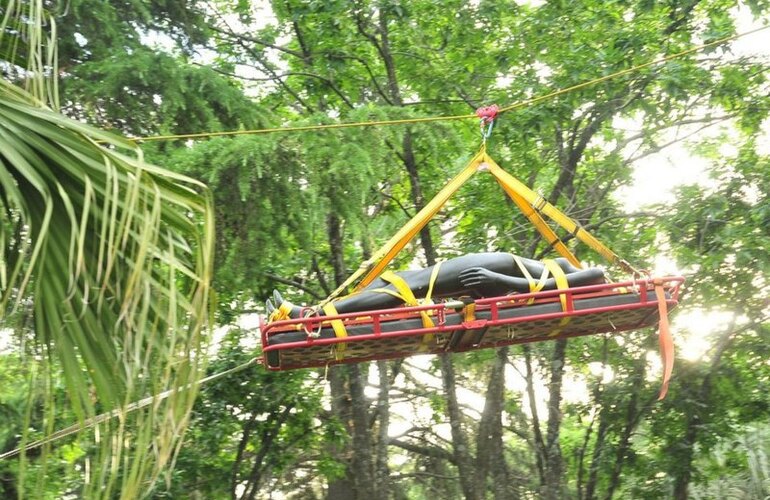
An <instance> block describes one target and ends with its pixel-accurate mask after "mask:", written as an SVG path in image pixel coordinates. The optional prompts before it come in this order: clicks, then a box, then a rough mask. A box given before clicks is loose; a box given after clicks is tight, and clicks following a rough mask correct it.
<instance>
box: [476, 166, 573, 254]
mask: <svg viewBox="0 0 770 500" xmlns="http://www.w3.org/2000/svg"><path fill="white" fill-rule="evenodd" d="M490 172H491V171H490ZM491 173H492V175H493V176H494V177H495V180H496V181H497V182H498V184H500V186H501V187H502V188H503V190H505V192H506V193H508V196H509V197H510V198H511V200H513V202H514V203H515V204H516V206H517V207H519V210H521V212H522V213H523V214H524V216H525V217H526V218H527V219H529V221H530V222H531V223H532V225H533V226H535V229H537V231H538V232H539V233H540V234H541V235H542V236H543V239H545V241H547V242H548V244H549V245H551V246H552V247H553V248H554V250H556V251H557V252H558V253H559V255H561V256H562V257H564V258H565V259H567V260H568V261H569V262H570V264H572V265H573V266H575V267H577V268H582V267H583V265H582V264H581V263H580V261H579V260H578V258H577V257H575V254H573V253H572V251H570V249H569V248H567V245H565V244H564V242H563V241H562V240H561V238H559V237H558V236H557V235H556V233H555V232H554V230H553V229H551V226H549V225H548V223H547V222H545V220H543V217H542V216H541V215H540V212H539V211H538V210H536V209H535V207H533V206H532V205H530V204H529V203H527V200H525V199H524V198H523V197H522V196H521V195H520V194H519V193H517V192H516V190H515V189H514V188H513V186H511V185H509V184H508V183H507V182H506V179H504V178H501V177H498V176H497V175H495V173H494V172H491Z"/></svg>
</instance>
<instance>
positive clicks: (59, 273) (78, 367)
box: [0, 9, 214, 498]
mask: <svg viewBox="0 0 770 500" xmlns="http://www.w3.org/2000/svg"><path fill="white" fill-rule="evenodd" d="M11 10H13V9H8V10H7V11H6V13H7V12H9V11H11ZM7 21H8V19H7V18H6V19H5V20H4V21H3V25H2V29H0V41H3V40H5V41H6V44H5V45H3V44H2V43H0V47H4V48H5V49H6V50H4V52H3V53H4V54H8V53H10V52H9V50H8V47H9V43H7V42H8V40H11V38H9V37H7V36H6V37H5V38H3V37H2V33H3V31H7V29H6V25H7ZM12 31H13V30H11V32H12ZM27 39H29V37H27ZM38 59H39V58H38ZM13 61H15V62H18V61H19V58H18V57H14V58H13ZM35 88H37V89H38V90H44V89H45V88H47V87H46V86H41V85H37V86H35ZM37 95H40V92H38V93H37ZM46 100H47V101H49V102H55V99H46ZM118 150H123V151H126V154H121V153H119V152H118ZM129 153H132V154H133V155H134V156H131V155H130V154H129ZM0 210H2V213H3V219H2V223H0V305H2V307H0V331H3V328H5V327H7V326H8V325H9V322H10V319H11V318H12V317H13V316H19V315H20V316H31V317H32V319H33V324H34V332H35V339H36V341H37V342H36V346H37V351H36V352H38V353H39V354H40V356H39V357H38V358H37V360H35V359H31V360H30V362H37V363H39V365H40V368H41V369H42V370H44V372H45V373H47V375H48V377H49V378H48V380H49V383H46V384H39V385H41V386H42V387H43V388H44V389H46V390H48V391H49V392H50V391H51V388H52V387H53V386H54V385H55V384H54V381H55V380H57V379H58V378H61V379H62V380H63V381H64V385H65V388H66V393H67V394H68V397H69V403H70V404H69V406H70V407H71V408H72V410H73V411H74V413H75V414H76V415H77V416H78V418H79V419H80V421H81V422H85V420H86V419H87V418H89V417H93V416H94V415H96V414H97V413H100V412H105V411H113V410H118V411H120V410H121V409H125V408H127V407H128V405H129V404H130V403H131V402H133V401H136V400H139V399H142V398H144V397H147V396H149V395H153V394H159V393H161V392H163V391H166V390H169V389H170V390H172V393H171V395H170V396H169V397H168V398H165V399H162V400H161V399H158V400H157V401H156V402H155V403H154V404H152V405H149V406H148V407H146V408H142V409H140V410H137V411H134V412H131V413H127V412H126V413H123V414H121V415H120V416H119V417H118V418H117V419H115V421H113V422H109V421H107V422H103V423H100V424H99V426H98V428H96V429H93V430H88V431H84V432H82V433H81V436H80V445H81V446H82V448H83V449H84V451H85V452H86V453H85V458H84V464H82V465H84V470H85V471H86V475H87V477H86V478H85V481H84V482H85V484H86V490H85V491H84V492H83V493H84V494H85V495H86V496H89V497H113V496H115V494H116V492H119V494H120V496H121V497H123V498H134V497H139V496H142V495H143V494H146V493H147V492H149V491H150V488H149V487H148V486H149V485H150V484H151V483H152V482H153V481H154V480H155V479H156V478H157V477H158V474H159V473H160V472H161V471H162V470H163V469H164V468H165V467H166V466H167V465H169V463H170V462H171V461H172V460H173V457H174V456H175V453H176V451H177V449H178V447H179V446H180V443H181V436H182V434H183V432H184V429H185V426H186V424H187V420H188V417H189V413H190V410H191V407H192V404H193V401H194V398H195V390H194V389H195V384H196V382H197V381H198V380H199V377H200V375H201V373H202V363H203V354H204V353H203V352H202V346H203V345H204V342H203V341H204V339H205V329H206V327H207V324H208V315H209V282H210V278H211V268H212V249H213V240H214V238H213V210H212V206H211V199H210V196H209V192H208V190H207V189H206V188H205V186H204V185H202V184H201V183H199V182H196V181H194V180H192V179H190V178H187V177H184V176H180V175H177V174H174V173H171V172H168V171H165V170H162V169H159V168H157V167H153V166H151V165H147V164H144V163H143V162H142V160H141V153H140V151H139V150H138V149H137V148H135V147H133V146H132V145H131V144H130V143H128V142H126V141H123V140H121V139H119V138H117V137H114V136H111V135H110V134H107V133H105V132H102V131H99V130H96V129H93V128H91V127H88V126H86V125H84V124H82V123H79V122H75V121H73V120H69V119H67V118H65V117H63V116H61V115H59V114H58V113H55V112H53V111H51V110H49V109H46V108H44V107H43V106H42V104H41V100H40V99H38V98H36V97H33V96H32V95H31V94H29V93H27V92H26V91H24V90H22V89H20V88H18V87H16V86H14V85H12V84H11V83H9V82H8V81H6V80H0ZM14 311H16V312H17V314H16V315H14V314H12V313H13V312H14ZM179 388H184V389H185V390H175V389H179ZM44 401H47V408H48V419H49V422H51V421H52V420H51V419H52V417H53V412H54V410H55V409H56V408H55V407H54V400H53V398H52V397H50V396H49V397H46V398H44ZM49 428H50V423H49ZM23 457H24V454H22V463H23V462H24V460H25V459H24V458H23ZM43 479H44V478H43ZM41 484H42V483H41Z"/></svg>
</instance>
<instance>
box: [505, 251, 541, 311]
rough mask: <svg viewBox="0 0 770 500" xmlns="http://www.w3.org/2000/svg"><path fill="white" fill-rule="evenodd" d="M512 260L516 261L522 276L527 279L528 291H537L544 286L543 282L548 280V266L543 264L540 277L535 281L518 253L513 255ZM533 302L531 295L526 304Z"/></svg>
mask: <svg viewBox="0 0 770 500" xmlns="http://www.w3.org/2000/svg"><path fill="white" fill-rule="evenodd" d="M513 260H514V262H516V265H517V266H518V267H519V270H520V271H521V274H522V275H523V276H524V278H525V279H526V280H527V283H529V292H530V293H534V292H539V291H540V290H542V289H543V287H544V286H545V282H546V281H548V275H549V274H550V270H549V269H548V266H546V265H544V266H543V272H542V273H541V274H540V278H538V280H537V281H535V278H533V277H532V275H531V274H530V272H529V269H527V266H525V265H524V261H523V260H522V259H521V257H519V256H518V255H514V256H513ZM533 302H535V298H534V297H532V298H531V299H529V300H528V301H527V304H532V303H533Z"/></svg>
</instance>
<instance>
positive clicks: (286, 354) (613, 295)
mask: <svg viewBox="0 0 770 500" xmlns="http://www.w3.org/2000/svg"><path fill="white" fill-rule="evenodd" d="M683 281H684V278H682V277H666V278H662V279H656V280H652V279H640V280H635V281H627V282H623V283H607V284H600V285H591V286H583V287H574V288H567V289H561V290H549V291H541V292H535V293H522V294H515V295H506V296H501V297H490V298H482V299H476V300H472V301H471V300H468V301H457V300H456V301H450V302H443V303H437V304H429V305H419V306H413V307H396V308H392V309H381V310H377V311H366V312H355V313H348V314H339V315H335V316H310V317H305V318H299V319H288V320H283V321H275V322H271V323H265V322H264V321H262V322H261V324H260V331H261V336H262V356H263V364H264V366H265V367H267V368H268V369H270V370H291V369H296V368H311V367H324V366H329V365H335V364H340V363H359V362H363V361H371V360H379V359H394V358H403V357H407V356H412V355H416V354H441V353H447V352H465V351H473V350H477V349H485V348H493V347H501V346H505V345H512V344H520V343H525V342H538V341H544V340H554V339H558V338H569V337H577V336H583V335H592V334H598V333H608V332H609V333H615V332H622V331H627V330H638V329H641V328H646V327H650V326H655V325H657V324H658V321H659V319H660V307H661V306H662V304H661V303H660V300H659V297H658V296H657V295H656V291H655V286H656V285H657V286H658V287H660V288H661V289H662V291H663V297H665V307H666V309H665V310H664V314H665V313H666V311H667V310H671V309H672V308H674V307H676V305H677V304H678V300H679V289H680V286H681V284H682V282H683ZM425 316H428V317H429V318H431V321H430V322H427V323H428V324H426V321H425ZM337 320H339V321H341V322H342V325H343V326H344V328H343V329H341V330H339V329H338V330H339V332H344V333H342V334H340V333H338V332H336V331H335V329H334V328H333V327H332V322H333V321H337Z"/></svg>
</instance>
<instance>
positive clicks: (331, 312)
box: [323, 302, 348, 361]
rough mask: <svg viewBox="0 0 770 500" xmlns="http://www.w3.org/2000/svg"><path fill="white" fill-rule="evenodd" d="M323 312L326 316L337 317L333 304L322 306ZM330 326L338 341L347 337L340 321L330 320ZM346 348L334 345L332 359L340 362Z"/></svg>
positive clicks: (342, 345)
mask: <svg viewBox="0 0 770 500" xmlns="http://www.w3.org/2000/svg"><path fill="white" fill-rule="evenodd" d="M323 310H324V313H325V314H326V315H327V316H337V315H338V314H339V313H338V312H337V308H336V307H334V304H333V303H332V302H329V303H328V304H324V306H323ZM331 324H332V329H333V330H334V335H336V336H337V338H338V339H343V338H346V337H347V336H348V331H347V330H346V329H345V324H344V323H343V322H342V320H341V319H333V320H331ZM346 347H347V344H335V345H334V347H333V350H334V358H335V359H336V360H337V361H340V360H342V359H343V358H344V357H345V348H346Z"/></svg>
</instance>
